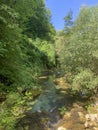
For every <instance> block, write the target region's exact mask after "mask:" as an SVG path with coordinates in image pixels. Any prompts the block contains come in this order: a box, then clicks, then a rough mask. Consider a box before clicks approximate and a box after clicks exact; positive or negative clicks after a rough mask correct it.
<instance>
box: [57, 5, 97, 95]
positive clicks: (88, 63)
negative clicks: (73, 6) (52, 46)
mask: <svg viewBox="0 0 98 130" xmlns="http://www.w3.org/2000/svg"><path fill="white" fill-rule="evenodd" d="M97 13H98V6H95V7H85V6H84V7H82V8H81V10H80V13H79V15H78V17H77V18H76V21H75V22H74V24H73V26H70V28H69V29H70V30H71V31H70V32H69V35H68V34H66V33H65V34H64V35H63V43H62V44H63V49H62V51H60V52H59V53H58V57H59V60H60V63H61V64H60V65H61V68H62V70H63V71H65V74H66V79H67V81H68V83H69V84H70V86H71V88H72V91H74V92H84V93H89V94H90V93H93V92H94V91H95V90H96V89H97V86H98V67H97V66H98V57H97V55H98V54H97V52H98V51H97V50H98V37H97V35H98V30H97V26H98V17H97ZM68 16H70V15H68ZM66 18H68V19H67V20H71V19H70V18H71V17H66ZM66 26H68V25H66ZM60 37H61V36H60ZM64 39H65V40H64ZM57 42H58V41H57ZM59 45H61V43H60V42H58V44H57V47H58V46H59ZM58 48H59V47H58ZM59 50H60V49H59ZM57 52H58V51H57Z"/></svg>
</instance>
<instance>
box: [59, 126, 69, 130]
mask: <svg viewBox="0 0 98 130" xmlns="http://www.w3.org/2000/svg"><path fill="white" fill-rule="evenodd" d="M57 130H67V129H66V128H64V127H63V126H60V127H59V128H58V129H57Z"/></svg>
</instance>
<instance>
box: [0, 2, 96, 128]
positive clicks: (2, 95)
mask: <svg viewBox="0 0 98 130" xmlns="http://www.w3.org/2000/svg"><path fill="white" fill-rule="evenodd" d="M51 16H52V15H51V12H50V10H49V9H48V8H47V7H46V6H45V1H44V0H40V1H38V0H28V1H27V0H0V130H16V123H17V121H18V120H19V119H20V118H22V117H24V116H25V112H26V111H29V110H30V109H32V107H33V105H34V103H35V102H34V101H35V99H36V98H38V96H39V95H40V94H41V93H43V91H44V89H45V88H44V87H43V86H42V84H40V83H39V76H40V75H42V72H43V71H48V74H49V72H51V73H52V74H53V73H54V74H55V76H54V77H52V78H53V80H54V78H56V75H59V76H61V77H63V78H64V81H65V82H66V83H67V85H68V89H69V91H70V92H69V93H68V94H69V95H73V96H76V95H77V96H78V97H82V96H83V95H85V96H87V97H88V100H90V98H91V97H94V96H95V95H96V93H97V91H98V6H94V7H86V6H83V7H82V8H81V9H80V12H79V14H78V16H77V18H76V20H75V21H73V18H72V11H69V12H68V14H67V15H66V14H65V17H64V23H65V26H64V29H63V30H61V31H56V30H55V28H54V27H53V25H52V23H51ZM50 88H51V85H50ZM63 110H65V109H63ZM61 111H62V109H61ZM21 130H23V129H21ZM25 130H29V129H25ZM30 130H31V129H30ZM32 130H33V129H32ZM36 130H37V129H36ZM43 130H44V129H43Z"/></svg>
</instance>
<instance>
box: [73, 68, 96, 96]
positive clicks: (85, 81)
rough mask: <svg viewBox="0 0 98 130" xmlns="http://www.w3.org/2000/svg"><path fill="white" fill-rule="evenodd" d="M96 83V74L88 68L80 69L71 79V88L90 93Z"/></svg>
mask: <svg viewBox="0 0 98 130" xmlns="http://www.w3.org/2000/svg"><path fill="white" fill-rule="evenodd" d="M97 84H98V76H97V77H96V76H95V75H94V73H93V72H92V71H90V70H81V71H80V73H78V74H77V75H75V76H74V78H73V81H72V90H73V91H81V92H82V93H85V94H87V93H89V92H90V93H92V92H93V90H94V89H96V87H97Z"/></svg>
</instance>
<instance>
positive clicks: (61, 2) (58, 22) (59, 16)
mask: <svg viewBox="0 0 98 130" xmlns="http://www.w3.org/2000/svg"><path fill="white" fill-rule="evenodd" d="M96 4H98V0H46V6H47V7H48V8H49V9H50V10H51V13H52V24H53V25H54V27H55V29H56V30H61V29H63V27H64V21H63V18H64V16H66V15H67V13H68V11H69V10H70V9H71V10H72V11H73V18H74V19H75V18H76V16H77V15H78V12H79V9H80V7H81V6H82V5H87V6H92V5H96Z"/></svg>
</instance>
